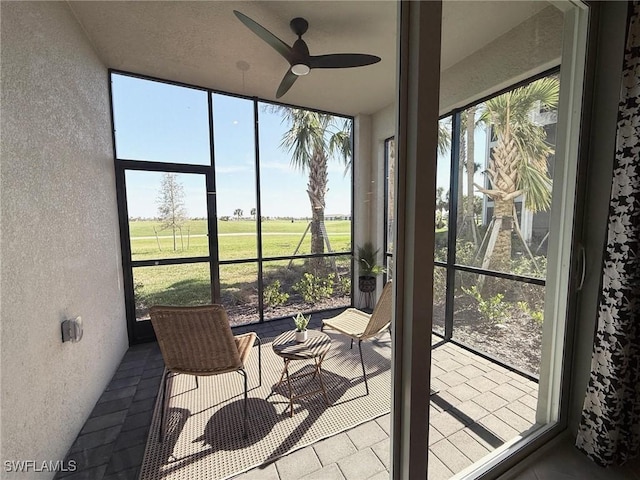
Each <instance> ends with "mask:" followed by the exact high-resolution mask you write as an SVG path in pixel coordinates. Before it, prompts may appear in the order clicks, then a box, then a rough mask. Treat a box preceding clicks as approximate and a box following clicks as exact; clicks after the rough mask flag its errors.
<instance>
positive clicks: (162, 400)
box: [160, 369, 171, 443]
mask: <svg viewBox="0 0 640 480" xmlns="http://www.w3.org/2000/svg"><path fill="white" fill-rule="evenodd" d="M170 373H171V372H170V371H169V370H166V369H165V371H164V374H163V375H162V388H161V389H160V443H162V442H164V430H165V426H164V422H165V418H164V417H165V410H166V409H167V405H166V404H167V385H168V383H169V374H170Z"/></svg>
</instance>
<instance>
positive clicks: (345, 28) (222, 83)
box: [69, 1, 559, 115]
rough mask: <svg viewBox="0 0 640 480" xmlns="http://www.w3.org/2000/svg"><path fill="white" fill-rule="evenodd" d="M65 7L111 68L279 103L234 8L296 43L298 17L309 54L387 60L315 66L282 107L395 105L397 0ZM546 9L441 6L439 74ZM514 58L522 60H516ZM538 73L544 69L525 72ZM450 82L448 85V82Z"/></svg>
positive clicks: (266, 60) (277, 60) (278, 67)
mask: <svg viewBox="0 0 640 480" xmlns="http://www.w3.org/2000/svg"><path fill="white" fill-rule="evenodd" d="M69 4H70V6H71V9H72V10H73V12H74V14H75V15H76V17H77V19H78V21H79V23H80V25H81V26H82V28H83V29H84V31H85V33H86V35H87V36H88V37H89V39H90V41H91V43H92V44H93V46H94V48H95V50H96V52H97V53H98V55H99V56H100V58H101V59H102V61H103V62H104V64H105V65H106V66H107V67H109V68H114V69H118V70H124V71H129V72H133V73H138V74H143V75H148V76H152V77H158V78H162V79H167V80H172V81H176V82H182V83H186V84H192V85H197V86H201V87H207V88H212V89H214V90H219V91H224V92H230V93H236V94H241V95H245V96H256V97H259V98H263V99H267V100H275V92H276V90H277V88H278V85H279V84H280V81H281V79H282V77H283V76H284V73H285V71H286V70H287V68H288V64H287V62H286V60H284V59H283V58H282V57H281V56H280V55H279V54H277V53H276V52H275V51H274V50H273V49H271V47H269V46H268V45H266V44H265V43H264V42H262V41H261V40H260V39H259V38H258V37H256V36H255V35H254V34H253V33H252V32H250V31H249V30H248V29H247V28H246V27H245V26H244V25H242V24H241V23H240V22H239V21H238V20H237V19H236V18H235V16H234V15H233V13H232V11H233V10H234V9H235V10H239V11H241V12H243V13H244V14H246V15H248V16H250V17H251V18H252V19H254V20H255V21H257V22H258V23H260V24H261V25H263V26H264V27H265V28H267V29H268V30H270V31H271V32H272V33H274V34H275V35H276V36H278V37H279V38H281V39H282V40H283V41H285V42H286V43H288V44H290V45H291V44H292V43H293V42H294V41H295V38H296V37H295V35H294V34H293V32H292V31H291V30H290V29H289V21H290V20H291V19H292V18H294V17H297V16H302V17H304V18H306V19H307V20H308V22H309V30H308V31H307V33H306V34H305V35H304V37H303V38H304V40H305V41H306V42H307V44H308V46H309V49H310V53H311V54H312V55H320V54H326V53H346V52H349V53H368V54H374V55H378V56H380V57H381V58H382V61H381V62H380V63H378V64H376V65H371V66H368V67H362V68H350V69H340V70H329V69H327V70H319V69H318V70H313V71H312V72H311V74H310V75H308V76H306V77H303V78H301V79H298V81H297V82H296V83H295V84H294V86H293V87H292V88H291V90H289V92H288V93H287V94H286V95H284V96H283V97H282V98H281V99H280V101H282V102H285V103H289V104H292V105H299V106H305V107H310V108H317V109H321V110H326V111H330V112H336V113H341V114H347V115H358V114H373V113H375V112H377V111H379V110H381V109H383V108H385V107H387V106H389V105H391V104H392V103H393V102H394V94H395V93H394V92H395V76H396V61H397V55H396V34H397V4H396V2H393V1H353V2H350V1H341V2H325V1H273V2H272V1H269V2H242V1H237V2H236V1H219V2H216V1H203V2H111V1H109V2H76V1H71V2H69ZM549 5H550V4H549V3H547V2H539V1H533V2H532V1H522V2H504V1H488V2H478V1H445V3H444V7H443V39H442V42H443V50H442V71H443V72H445V71H447V70H456V68H458V66H459V65H462V64H463V61H464V60H465V59H467V58H469V57H470V56H471V55H473V54H474V53H478V52H481V51H482V49H483V48H485V49H486V47H487V46H490V45H492V42H495V41H496V39H498V38H500V37H502V36H505V34H507V33H508V32H510V31H512V30H513V29H515V28H517V27H518V26H519V25H521V24H522V23H523V22H525V21H526V20H527V19H530V18H531V17H534V16H536V15H538V14H540V12H541V11H542V10H544V9H545V8H547V7H549ZM558 13H559V12H558ZM540 47H542V48H545V45H540ZM547 48H548V46H547ZM518 56H519V57H520V58H521V57H522V56H523V55H521V54H520V55H517V54H514V58H518ZM481 61H482V60H481ZM507 61H510V60H507ZM240 62H242V63H240ZM485 62H486V61H485ZM476 63H477V62H476ZM538 63H539V65H538V67H537V69H538V70H540V71H541V70H542V69H543V68H548V66H549V65H547V64H548V63H549V62H548V59H541V60H540V62H538ZM247 66H248V69H247ZM243 67H244V68H243ZM528 68H529V67H526V68H525V70H526V69H528ZM458 70H459V68H458ZM529 70H530V69H529ZM534 73H538V72H535V71H527V72H526V74H534ZM523 75H525V73H524V72H519V73H517V74H516V75H515V76H514V75H511V74H509V75H507V76H511V77H513V78H514V79H516V80H519V79H520V78H515V77H517V76H523ZM443 77H444V74H443ZM510 80H511V78H509V79H507V78H506V77H505V78H502V77H500V78H496V81H495V82H493V84H494V85H496V86H500V87H502V86H506V85H504V84H505V83H507V82H508V81H510ZM490 83H491V82H490ZM444 84H451V82H450V81H449V80H448V79H445V78H443V85H444ZM487 88H488V86H483V85H479V86H478V89H477V90H478V91H477V92H473V93H464V95H463V96H462V97H461V98H460V99H457V100H456V101H457V102H458V103H460V102H464V101H467V100H470V99H471V98H472V97H473V96H474V95H475V96H479V94H480V93H482V94H486V93H488V92H487V91H486V90H487ZM496 89H497V88H496ZM457 90H458V91H459V90H460V89H459V88H457ZM441 105H442V100H441Z"/></svg>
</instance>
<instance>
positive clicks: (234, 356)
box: [149, 305, 262, 442]
mask: <svg viewBox="0 0 640 480" xmlns="http://www.w3.org/2000/svg"><path fill="white" fill-rule="evenodd" d="M149 314H150V316H151V323H152V324H153V329H154V330H155V333H156V338H157V339H158V344H159V345H160V351H161V352H162V357H163V359H164V363H165V366H166V370H165V374H164V376H163V379H162V382H163V386H162V391H161V392H162V393H161V394H162V398H161V400H160V401H161V402H162V403H161V405H162V407H161V408H162V412H161V415H160V442H162V441H163V440H164V427H165V426H164V420H165V419H164V417H165V410H166V407H167V405H166V404H167V403H168V402H167V391H166V390H167V384H168V381H167V380H168V376H169V374H170V373H183V374H186V375H194V376H195V377H196V378H195V380H196V388H198V376H206V375H219V374H221V373H228V372H238V373H240V374H241V375H242V376H243V377H244V412H243V429H244V430H243V433H244V437H245V438H246V436H247V372H246V371H245V365H246V361H247V359H248V358H249V354H250V353H251V349H252V347H253V346H254V345H255V344H256V343H258V378H259V384H260V385H262V351H261V350H262V345H261V343H260V338H258V336H257V335H256V334H255V333H253V332H251V333H246V334H244V335H237V336H234V335H233V333H232V332H231V327H230V326H229V320H228V318H227V312H226V311H225V309H224V307H222V306H221V305H203V306H197V307H167V306H154V307H151V309H150V310H149Z"/></svg>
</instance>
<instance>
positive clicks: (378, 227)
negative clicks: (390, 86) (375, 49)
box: [371, 105, 398, 261]
mask: <svg viewBox="0 0 640 480" xmlns="http://www.w3.org/2000/svg"><path fill="white" fill-rule="evenodd" d="M397 123H398V122H397V121H396V108H395V105H389V106H388V107H387V108H385V109H383V110H380V111H378V112H376V114H375V115H373V116H372V134H371V155H372V158H373V165H372V168H371V176H372V181H373V183H372V184H371V185H372V187H374V186H375V191H376V192H377V197H376V200H375V204H374V205H373V209H372V218H371V235H372V238H373V239H374V240H375V243H376V245H378V246H379V247H380V261H383V260H384V259H383V258H382V256H383V254H384V228H385V225H384V209H385V197H384V189H385V185H384V182H385V169H384V141H385V140H386V139H387V138H389V137H393V136H395V134H396V125H397Z"/></svg>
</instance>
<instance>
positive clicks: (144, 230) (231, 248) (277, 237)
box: [129, 220, 351, 260]
mask: <svg viewBox="0 0 640 480" xmlns="http://www.w3.org/2000/svg"><path fill="white" fill-rule="evenodd" d="M307 225H308V222H306V221H304V220H296V221H295V222H294V223H291V221H286V220H265V221H263V222H262V233H263V237H262V238H263V241H262V253H263V256H264V257H278V256H287V255H293V254H294V252H295V250H296V246H297V245H298V242H299V241H300V239H301V238H302V234H303V233H304V231H305V229H306V227H307ZM160 226H161V223H160V222H154V221H151V220H138V221H131V222H129V231H130V235H131V255H132V259H133V260H150V259H155V258H176V257H200V256H207V255H209V249H208V238H207V236H206V233H207V229H206V221H205V220H190V221H188V222H185V224H184V225H183V226H182V229H181V230H182V235H181V234H180V231H177V233H176V249H175V250H174V243H173V235H172V232H171V230H170V229H165V230H160ZM325 226H326V229H327V235H328V236H329V242H330V243H331V249H332V250H333V251H334V252H348V251H350V250H351V222H350V221H348V220H335V221H327V222H325ZM154 227H155V229H156V231H157V232H158V235H157V237H156V234H155V233H154ZM255 233H256V223H255V222H253V221H250V220H234V221H228V222H221V221H219V222H218V252H219V256H220V260H241V259H247V258H256V257H257V239H256V235H255ZM308 253H311V233H310V232H308V233H307V235H306V237H305V239H304V242H303V243H302V245H301V246H300V249H299V250H298V254H308Z"/></svg>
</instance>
